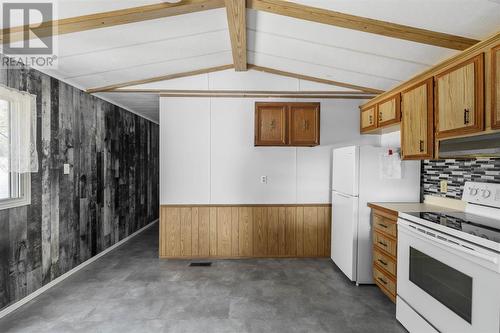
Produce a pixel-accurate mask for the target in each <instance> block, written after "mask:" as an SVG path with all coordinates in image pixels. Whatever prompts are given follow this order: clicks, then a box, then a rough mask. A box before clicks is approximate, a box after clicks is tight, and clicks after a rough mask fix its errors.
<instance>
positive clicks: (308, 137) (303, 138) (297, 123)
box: [290, 103, 320, 146]
mask: <svg viewBox="0 0 500 333" xmlns="http://www.w3.org/2000/svg"><path fill="white" fill-rule="evenodd" d="M319 117H320V110H319V103H294V104H290V144H291V145H293V146H317V145H319V132H320V131H319V130H320V129H319Z"/></svg>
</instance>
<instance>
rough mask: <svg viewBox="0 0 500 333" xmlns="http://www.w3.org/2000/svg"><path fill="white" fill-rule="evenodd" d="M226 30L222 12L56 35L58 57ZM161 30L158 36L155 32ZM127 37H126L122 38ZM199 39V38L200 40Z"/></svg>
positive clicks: (195, 14)
mask: <svg viewBox="0 0 500 333" xmlns="http://www.w3.org/2000/svg"><path fill="white" fill-rule="evenodd" d="M223 30H227V20H226V12H225V10H224V9H213V10H207V11H203V12H197V13H192V14H189V15H178V16H171V17H167V18H162V19H157V20H150V21H144V22H139V23H133V24H123V25H119V26H113V27H109V28H105V29H98V30H88V31H82V32H79V33H76V34H67V35H60V36H57V42H58V46H59V47H58V49H59V50H58V55H59V57H60V58H64V57H68V56H75V55H85V54H92V53H94V52H100V51H106V50H112V49H114V48H123V47H125V46H134V45H143V47H147V45H145V44H147V43H154V42H156V41H161V40H168V39H172V40H175V39H177V38H182V37H189V36H197V35H200V34H203V33H207V32H214V31H223ZM159 31H161V33H158V32H159ZM124 37H126V38H124ZM200 38H202V37H200Z"/></svg>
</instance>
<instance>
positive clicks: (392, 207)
mask: <svg viewBox="0 0 500 333" xmlns="http://www.w3.org/2000/svg"><path fill="white" fill-rule="evenodd" d="M368 207H370V208H374V209H379V210H382V211H385V212H387V213H389V214H391V213H392V214H393V215H397V214H398V213H400V212H403V213H404V212H408V213H412V212H444V213H446V212H456V211H457V210H456V209H452V208H447V207H443V206H438V205H431V204H428V203H421V202H369V203H368Z"/></svg>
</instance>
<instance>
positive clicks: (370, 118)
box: [368, 115, 373, 125]
mask: <svg viewBox="0 0 500 333" xmlns="http://www.w3.org/2000/svg"><path fill="white" fill-rule="evenodd" d="M368 122H369V123H370V125H372V124H373V116H372V115H370V116H369V117H368Z"/></svg>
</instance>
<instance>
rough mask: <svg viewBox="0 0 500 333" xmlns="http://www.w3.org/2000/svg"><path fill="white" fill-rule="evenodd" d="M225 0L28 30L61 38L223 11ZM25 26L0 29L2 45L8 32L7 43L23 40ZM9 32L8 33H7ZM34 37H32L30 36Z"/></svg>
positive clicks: (187, 0) (195, 0) (187, 1)
mask: <svg viewBox="0 0 500 333" xmlns="http://www.w3.org/2000/svg"><path fill="white" fill-rule="evenodd" d="M224 6H225V3H224V0H182V1H180V2H176V3H168V2H162V3H159V4H154V5H146V6H139V7H132V8H126V9H120V10H113V11H109V12H102V13H96V14H90V15H83V16H76V17H71V18H65V19H61V20H55V21H48V22H43V23H41V24H40V25H39V26H37V27H31V30H32V31H33V32H34V33H35V34H36V35H37V37H38V38H43V37H48V36H52V35H64V34H69V33H74V32H80V31H86V30H93V29H99V28H107V27H113V26H117V25H121V24H128V23H136V22H142V21H148V20H154V19H159V18H164V17H169V16H176V15H182V14H188V13H194V12H199V11H204V10H209V9H216V8H223V7H224ZM24 29H25V26H18V27H12V28H10V29H7V28H6V29H2V30H1V31H0V41H1V43H4V40H5V36H6V34H9V33H10V42H16V41H20V40H24V38H25V37H24V34H23V31H24ZM9 30H10V31H9ZM29 35H30V36H31V38H34V35H33V34H29Z"/></svg>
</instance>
